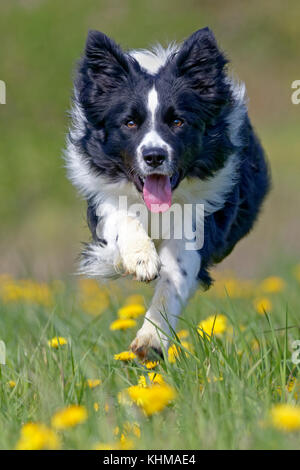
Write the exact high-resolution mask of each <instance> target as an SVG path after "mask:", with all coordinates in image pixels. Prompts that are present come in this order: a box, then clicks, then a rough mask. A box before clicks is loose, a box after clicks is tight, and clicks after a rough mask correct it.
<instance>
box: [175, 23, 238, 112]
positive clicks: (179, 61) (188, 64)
mask: <svg viewBox="0 0 300 470" xmlns="http://www.w3.org/2000/svg"><path fill="white" fill-rule="evenodd" d="M227 62H228V61H227V59H226V58H225V56H224V54H223V53H222V52H221V51H220V49H219V48H218V45H217V41H216V39H215V36H214V34H213V33H212V31H211V30H210V29H209V28H203V29H199V30H198V31H196V32H195V33H193V34H192V35H191V36H190V37H189V38H188V39H187V40H186V41H185V42H184V43H183V45H182V46H181V48H180V49H179V51H178V53H177V54H176V56H175V63H176V75H177V77H184V79H185V80H187V81H188V86H189V87H190V88H192V89H193V90H195V91H197V92H199V94H201V97H203V99H205V100H206V101H208V102H211V104H212V105H215V106H219V105H221V104H222V103H224V102H226V100H227V99H228V95H229V94H228V85H226V80H225V71H224V68H225V65H226V64H227Z"/></svg>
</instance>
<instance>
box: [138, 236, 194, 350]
mask: <svg viewBox="0 0 300 470" xmlns="http://www.w3.org/2000/svg"><path fill="white" fill-rule="evenodd" d="M159 255H160V260H161V263H162V267H161V271H160V278H159V280H158V282H157V285H156V289H155V293H154V297H153V300H152V303H151V305H150V308H149V310H148V311H147V313H146V316H145V320H144V323H143V326H142V328H141V329H140V330H139V331H138V333H137V336H136V338H135V340H134V341H133V342H132V343H131V349H132V351H133V352H135V353H136V354H137V355H138V356H139V357H140V358H141V359H144V358H146V357H147V356H149V353H151V349H152V350H154V351H156V352H157V353H158V354H160V355H161V353H162V348H161V346H163V347H164V349H166V350H167V347H168V342H169V340H168V337H167V336H166V335H170V327H171V329H175V327H176V323H177V319H178V316H179V315H180V313H181V310H182V307H183V306H184V305H185V303H186V302H187V300H188V299H189V297H190V296H191V294H192V293H193V292H194V290H195V288H196V286H197V275H198V273H199V270H200V264H201V258H200V255H199V253H198V252H196V251H188V250H186V249H185V241H184V240H168V241H165V242H163V244H162V246H161V248H160V251H159ZM162 331H163V332H165V333H166V335H164V334H163V333H162Z"/></svg>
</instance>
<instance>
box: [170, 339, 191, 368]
mask: <svg viewBox="0 0 300 470" xmlns="http://www.w3.org/2000/svg"><path fill="white" fill-rule="evenodd" d="M181 344H182V346H183V347H184V348H185V349H187V350H188V351H190V352H193V346H192V345H191V344H190V343H188V342H187V341H181ZM180 351H183V349H181V348H180V346H177V345H176V344H173V345H172V346H170V347H169V350H168V360H169V362H170V363H171V364H174V363H175V362H176V360H177V359H178V357H179V356H180ZM184 353H185V355H186V356H187V357H188V356H189V354H188V353H187V352H186V351H184Z"/></svg>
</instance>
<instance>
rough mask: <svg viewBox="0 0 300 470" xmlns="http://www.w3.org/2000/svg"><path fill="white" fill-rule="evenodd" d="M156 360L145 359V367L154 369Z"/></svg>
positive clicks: (156, 363)
mask: <svg viewBox="0 0 300 470" xmlns="http://www.w3.org/2000/svg"><path fill="white" fill-rule="evenodd" d="M157 365H158V361H146V362H145V366H146V368H147V369H155V367H157Z"/></svg>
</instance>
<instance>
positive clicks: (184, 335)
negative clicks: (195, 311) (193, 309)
mask: <svg viewBox="0 0 300 470" xmlns="http://www.w3.org/2000/svg"><path fill="white" fill-rule="evenodd" d="M188 336H189V332H188V330H180V331H178V332H177V337H178V338H179V339H186V338H188Z"/></svg>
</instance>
